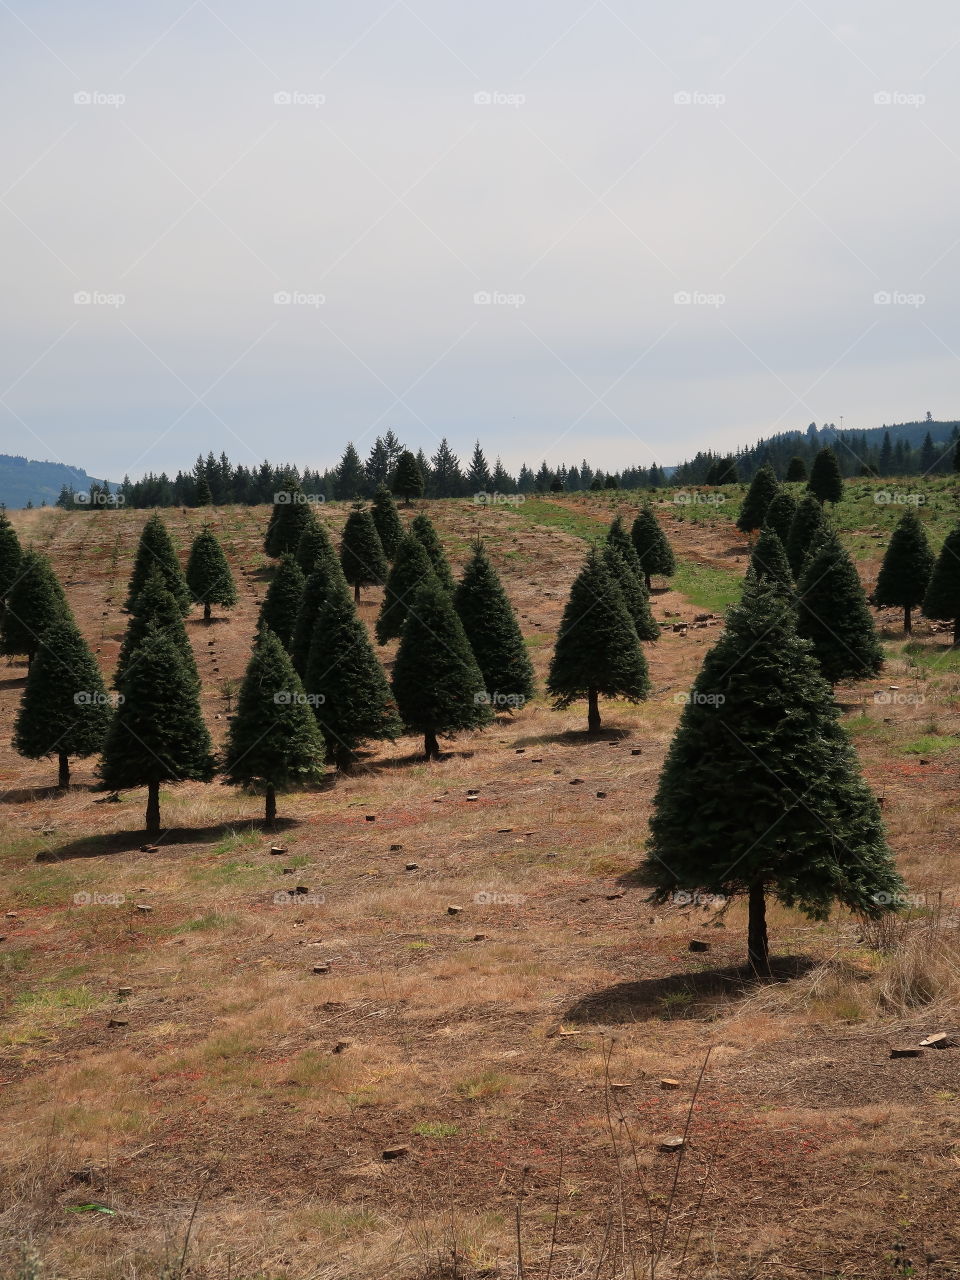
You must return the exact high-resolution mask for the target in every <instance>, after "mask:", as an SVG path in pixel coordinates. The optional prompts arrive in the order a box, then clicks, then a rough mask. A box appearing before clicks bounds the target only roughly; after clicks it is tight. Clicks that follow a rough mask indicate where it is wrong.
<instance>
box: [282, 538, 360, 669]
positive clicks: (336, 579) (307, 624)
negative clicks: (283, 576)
mask: <svg viewBox="0 0 960 1280" xmlns="http://www.w3.org/2000/svg"><path fill="white" fill-rule="evenodd" d="M341 594H342V595H346V596H347V597H348V598H349V594H350V588H349V587H348V586H347V580H346V578H345V577H344V576H343V570H342V569H341V568H340V560H339V558H338V556H337V553H336V552H335V551H334V550H333V547H331V548H330V550H329V551H328V552H327V551H324V552H323V553H322V554H321V555H320V556H318V558H317V560H316V563H315V565H314V570H313V573H311V575H310V577H309V578H308V579H307V581H306V585H305V586H304V588H303V595H302V597H301V599H300V608H299V609H298V611H297V620H296V622H295V623H294V627H293V637H292V639H291V641H290V657H291V658H292V659H293V666H294V670H295V671H296V672H297V674H298V675H299V676H300V678H301V680H302V679H303V677H304V676H305V675H306V673H307V660H308V658H309V657H310V646H311V645H312V644H313V640H314V631H315V629H316V624H317V614H318V613H319V612H320V607H321V605H323V604H324V602H325V601H326V599H327V597H328V596H331V595H341Z"/></svg>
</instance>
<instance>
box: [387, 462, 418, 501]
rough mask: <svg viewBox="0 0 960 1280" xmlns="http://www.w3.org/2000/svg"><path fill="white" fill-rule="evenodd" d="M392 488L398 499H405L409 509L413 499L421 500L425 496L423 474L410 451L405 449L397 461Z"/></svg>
mask: <svg viewBox="0 0 960 1280" xmlns="http://www.w3.org/2000/svg"><path fill="white" fill-rule="evenodd" d="M391 487H392V489H393V492H394V493H395V494H396V495H397V497H398V498H403V505H404V506H405V507H409V505H410V499H411V498H419V497H421V495H422V494H423V487H424V476H423V472H422V470H421V469H420V465H419V463H418V462H417V460H416V458H415V457H414V456H413V454H412V453H411V452H410V450H409V449H404V451H403V453H401V455H400V457H399V458H398V459H397V469H396V470H395V471H394V473H393V483H392V486H391Z"/></svg>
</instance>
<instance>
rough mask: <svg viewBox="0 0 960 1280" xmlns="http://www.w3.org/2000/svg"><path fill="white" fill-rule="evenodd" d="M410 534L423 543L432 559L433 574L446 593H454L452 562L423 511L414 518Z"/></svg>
mask: <svg viewBox="0 0 960 1280" xmlns="http://www.w3.org/2000/svg"><path fill="white" fill-rule="evenodd" d="M410 532H411V533H412V534H413V536H414V537H415V538H419V540H420V541H421V542H422V543H423V548H424V550H425V551H426V553H427V555H428V556H429V557H430V563H431V564H432V565H433V572H434V573H435V574H436V575H437V581H438V582H439V583H440V585H441V587H443V589H444V590H445V591H453V589H454V581H453V573H452V571H451V569H450V562H449V560H448V559H447V557H446V555H445V554H444V550H443V545H442V544H441V542H440V539H439V537H438V536H437V531H436V529H435V528H434V526H433V522H432V521H431V519H430V517H429V516H428V515H426V514H425V513H424V512H422V511H421V513H420V514H419V515H418V516H414V518H413V520H412V521H411V523H410Z"/></svg>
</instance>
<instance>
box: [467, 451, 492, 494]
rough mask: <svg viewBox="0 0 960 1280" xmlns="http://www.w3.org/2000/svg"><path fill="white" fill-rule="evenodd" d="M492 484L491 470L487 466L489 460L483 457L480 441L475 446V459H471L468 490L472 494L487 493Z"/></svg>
mask: <svg viewBox="0 0 960 1280" xmlns="http://www.w3.org/2000/svg"><path fill="white" fill-rule="evenodd" d="M490 484H491V477H490V468H489V467H488V466H487V460H486V458H485V457H484V456H483V450H482V449H481V448H480V441H479V440H478V441H477V442H476V444H475V445H474V446H473V457H472V458H471V459H470V470H469V471H468V472H467V488H468V489H469V491H470V492H471V493H487V492H488V491H489V489H490Z"/></svg>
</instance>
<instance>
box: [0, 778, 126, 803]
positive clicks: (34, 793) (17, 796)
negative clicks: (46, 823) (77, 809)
mask: <svg viewBox="0 0 960 1280" xmlns="http://www.w3.org/2000/svg"><path fill="white" fill-rule="evenodd" d="M100 789H101V788H100V786H99V785H98V784H94V783H85V782H78V783H72V782H71V784H70V788H69V790H68V791H64V790H63V788H62V787H58V786H57V785H56V784H55V783H53V784H50V785H48V786H43V787H18V788H15V789H14V790H11V791H3V792H0V804H29V803H30V802H31V801H33V800H53V799H55V798H56V797H58V796H70V795H74V794H75V793H76V792H78V791H99V790H100Z"/></svg>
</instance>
